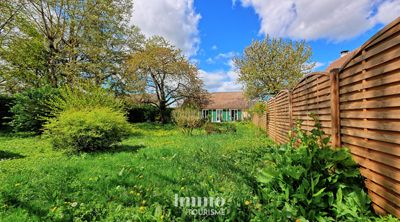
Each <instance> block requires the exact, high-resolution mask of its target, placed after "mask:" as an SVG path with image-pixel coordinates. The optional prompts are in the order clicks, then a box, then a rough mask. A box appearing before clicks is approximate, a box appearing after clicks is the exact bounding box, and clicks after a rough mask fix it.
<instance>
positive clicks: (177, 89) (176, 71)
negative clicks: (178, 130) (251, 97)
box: [129, 37, 206, 123]
mask: <svg viewBox="0 0 400 222" xmlns="http://www.w3.org/2000/svg"><path fill="white" fill-rule="evenodd" d="M129 69H130V72H131V75H132V78H133V79H135V80H137V83H138V85H137V86H138V91H139V92H140V94H142V95H148V97H150V99H148V100H147V102H149V103H152V104H154V105H155V106H156V107H157V108H158V109H159V112H160V122H162V123H165V122H166V121H167V115H166V111H167V107H168V106H170V105H173V104H179V103H181V102H183V101H185V100H186V101H203V99H201V98H202V97H204V96H205V95H206V91H205V90H204V89H203V82H202V80H201V79H200V78H199V75H198V70H197V68H196V66H194V65H193V64H191V63H190V62H189V61H188V59H187V58H185V56H184V55H183V54H182V52H181V50H179V49H176V48H175V47H174V46H172V45H171V44H170V43H168V42H167V41H166V40H165V39H164V38H162V37H153V38H150V39H148V40H147V41H146V44H145V47H144V49H143V50H142V51H139V52H136V53H134V54H133V55H132V56H131V58H130V59H129Z"/></svg>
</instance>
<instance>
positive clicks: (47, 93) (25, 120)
mask: <svg viewBox="0 0 400 222" xmlns="http://www.w3.org/2000/svg"><path fill="white" fill-rule="evenodd" d="M58 93H59V91H58V90H57V89H55V88H52V87H50V86H44V87H40V88H33V89H29V90H26V91H24V92H22V93H19V94H16V95H15V100H14V105H13V106H12V108H11V112H12V114H13V116H12V121H11V122H10V125H11V126H12V127H13V129H14V131H18V132H20V131H23V132H35V133H41V132H42V126H43V124H44V123H45V122H46V118H49V117H52V116H53V115H52V114H51V108H50V107H49V105H48V101H49V100H51V99H53V98H55V97H56V96H57V95H58Z"/></svg>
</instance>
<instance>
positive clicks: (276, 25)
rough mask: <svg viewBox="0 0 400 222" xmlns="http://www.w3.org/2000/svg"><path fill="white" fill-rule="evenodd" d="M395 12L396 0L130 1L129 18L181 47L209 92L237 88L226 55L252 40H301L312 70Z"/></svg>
mask: <svg viewBox="0 0 400 222" xmlns="http://www.w3.org/2000/svg"><path fill="white" fill-rule="evenodd" d="M398 16H400V0H352V1H349V0H134V12H133V14H132V23H133V24H135V25H137V26H138V27H139V28H140V29H141V30H142V32H143V33H144V34H145V35H146V36H151V35H161V36H164V37H165V38H167V39H168V40H169V41H170V42H171V43H173V44H174V45H176V46H177V47H179V48H181V49H182V50H183V52H184V53H185V54H186V55H187V56H188V57H189V58H190V59H191V61H192V62H195V63H197V65H198V67H199V70H200V75H201V78H202V79H203V80H204V83H205V86H206V88H207V89H208V90H209V91H238V90H241V88H242V87H241V85H239V84H238V83H237V82H236V79H237V76H238V74H237V72H236V71H235V69H234V67H233V65H232V58H233V57H234V56H236V55H240V54H241V53H242V52H243V50H244V48H245V47H246V46H248V45H249V44H250V43H251V41H252V40H253V39H263V38H264V37H265V35H266V34H269V35H272V36H275V37H283V38H287V39H293V40H303V39H304V40H306V41H307V42H308V43H309V44H310V45H311V47H312V49H313V58H312V60H313V61H314V62H316V63H317V66H316V68H315V69H316V70H317V71H318V70H324V69H325V68H326V67H327V66H328V65H329V63H330V62H332V61H334V60H335V59H337V58H338V57H339V54H340V51H342V50H353V49H355V48H357V47H359V46H361V45H362V44H363V43H364V42H365V41H366V40H368V39H369V38H370V37H371V36H372V35H374V34H375V33H376V32H377V31H379V29H381V28H382V27H383V26H384V25H386V24H388V23H389V22H391V21H392V20H394V19H395V18H396V17H398Z"/></svg>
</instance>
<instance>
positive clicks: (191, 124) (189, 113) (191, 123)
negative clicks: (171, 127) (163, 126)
mask: <svg viewBox="0 0 400 222" xmlns="http://www.w3.org/2000/svg"><path fill="white" fill-rule="evenodd" d="M172 117H173V119H174V122H175V124H176V125H177V126H178V127H179V128H181V129H182V131H183V132H184V133H185V134H187V135H192V133H193V130H194V129H195V128H199V127H201V125H202V123H203V120H202V119H201V116H200V112H199V110H198V109H196V108H194V107H191V106H185V107H180V108H177V109H175V110H173V111H172Z"/></svg>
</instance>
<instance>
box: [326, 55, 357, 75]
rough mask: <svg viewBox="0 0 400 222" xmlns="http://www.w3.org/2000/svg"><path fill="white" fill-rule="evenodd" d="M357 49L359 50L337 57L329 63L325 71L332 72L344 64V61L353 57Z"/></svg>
mask: <svg viewBox="0 0 400 222" xmlns="http://www.w3.org/2000/svg"><path fill="white" fill-rule="evenodd" d="M356 51H357V50H353V51H351V52H349V53H347V54H346V55H344V56H342V57H340V58H338V59H336V60H335V61H333V62H332V63H331V64H329V66H328V67H327V68H326V70H325V71H326V72H330V71H331V70H332V69H338V68H341V67H342V66H343V65H344V63H345V62H346V61H347V59H348V58H350V57H352V56H353V55H354V53H355V52H356Z"/></svg>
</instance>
